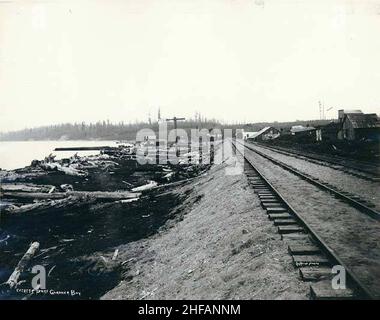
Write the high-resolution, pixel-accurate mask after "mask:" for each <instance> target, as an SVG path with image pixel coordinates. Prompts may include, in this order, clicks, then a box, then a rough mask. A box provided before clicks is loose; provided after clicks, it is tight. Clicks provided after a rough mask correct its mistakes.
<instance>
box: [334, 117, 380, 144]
mask: <svg viewBox="0 0 380 320" xmlns="http://www.w3.org/2000/svg"><path fill="white" fill-rule="evenodd" d="M338 120H339V131H338V139H347V140H379V141H380V119H379V117H378V116H377V115H376V113H367V114H366V113H363V112H362V111H361V110H347V111H346V110H339V112H338Z"/></svg>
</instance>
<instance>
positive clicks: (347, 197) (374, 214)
mask: <svg viewBox="0 0 380 320" xmlns="http://www.w3.org/2000/svg"><path fill="white" fill-rule="evenodd" d="M239 143H240V142H239ZM242 145H244V146H245V147H246V148H247V149H249V150H251V151H253V152H255V153H257V154H258V155H260V156H262V157H264V158H266V159H268V160H269V161H271V162H272V163H274V164H276V165H278V166H280V167H282V168H284V169H285V170H287V171H289V172H291V173H293V174H295V175H297V176H299V177H301V178H302V179H304V180H306V181H308V182H310V183H311V184H313V185H315V186H317V187H318V188H320V189H322V190H325V191H328V192H330V193H332V194H334V196H336V197H337V198H339V199H341V200H343V201H345V202H347V203H349V204H350V205H351V206H353V207H355V208H356V209H358V210H359V211H360V212H363V213H365V214H367V215H368V216H370V217H371V218H373V219H376V220H379V219H380V212H378V211H376V210H375V209H373V208H371V207H369V206H372V204H370V203H368V202H367V201H365V200H362V199H360V198H358V197H356V196H355V195H351V194H349V193H347V192H344V191H339V190H337V189H336V188H335V187H334V186H332V185H330V184H329V183H324V182H322V181H319V179H316V178H314V177H312V176H311V175H309V174H306V173H303V172H301V171H300V170H298V169H295V168H293V167H291V166H289V165H288V164H286V163H284V162H282V161H279V160H276V159H274V158H273V157H271V156H268V155H267V154H265V153H263V152H261V151H258V150H256V149H254V148H253V147H252V146H250V145H247V144H242Z"/></svg>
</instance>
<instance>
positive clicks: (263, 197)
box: [232, 142, 378, 299]
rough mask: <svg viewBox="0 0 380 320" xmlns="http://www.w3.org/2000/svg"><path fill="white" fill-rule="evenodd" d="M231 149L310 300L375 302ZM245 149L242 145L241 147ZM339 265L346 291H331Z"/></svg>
mask: <svg viewBox="0 0 380 320" xmlns="http://www.w3.org/2000/svg"><path fill="white" fill-rule="evenodd" d="M232 145H233V150H234V151H235V153H236V154H237V152H239V154H240V156H241V157H243V159H244V161H245V163H246V164H248V166H249V169H250V172H248V173H247V172H246V174H247V176H248V181H249V183H250V185H251V186H253V188H254V191H255V193H256V194H257V195H258V197H259V199H260V201H261V205H262V207H263V208H264V209H265V210H266V213H267V214H268V218H269V219H270V220H272V221H273V223H274V225H275V226H277V228H278V232H279V233H280V234H281V239H282V240H284V241H287V243H288V251H289V253H290V255H291V256H292V259H293V262H294V265H295V266H296V267H298V268H299V273H300V276H301V278H302V280H303V281H305V282H310V297H311V298H312V299H378V297H377V296H376V295H374V294H373V293H372V292H371V290H370V289H368V287H367V286H366V285H365V284H364V283H363V282H362V281H361V280H360V279H359V278H358V277H357V276H356V275H355V273H354V272H353V271H352V270H351V269H350V268H349V266H347V265H346V264H345V263H344V262H343V261H342V260H341V259H340V258H339V256H338V255H337V254H336V253H335V251H334V250H332V249H331V248H330V247H329V246H328V245H327V244H326V242H325V241H324V240H323V239H322V238H321V237H320V236H319V235H318V234H317V232H316V231H315V230H314V229H313V228H312V227H311V226H310V225H309V224H308V223H307V222H306V221H305V220H304V219H303V218H302V216H301V215H300V214H299V213H298V212H297V211H296V210H295V209H294V208H293V207H292V206H291V205H290V204H289V203H288V202H287V201H286V200H285V199H284V197H283V196H282V195H281V193H280V192H279V191H278V190H277V189H276V188H275V187H274V186H273V185H272V184H271V183H270V182H269V181H268V180H267V179H266V178H265V176H264V175H263V174H262V173H261V171H260V170H259V169H258V168H257V167H256V165H255V164H254V163H253V162H252V161H251V160H250V159H249V158H248V157H247V156H246V154H245V153H242V152H241V151H240V150H239V148H238V147H237V146H236V142H232ZM242 145H243V146H244V147H245V148H247V146H246V145H244V144H242ZM337 265H339V266H342V267H343V268H344V269H345V272H346V277H347V287H346V289H337V290H334V289H333V288H332V282H331V281H332V276H333V274H332V269H331V268H332V267H333V266H337Z"/></svg>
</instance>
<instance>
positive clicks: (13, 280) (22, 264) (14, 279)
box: [6, 242, 40, 289]
mask: <svg viewBox="0 0 380 320" xmlns="http://www.w3.org/2000/svg"><path fill="white" fill-rule="evenodd" d="M39 247H40V244H39V243H38V242H33V243H32V244H31V245H30V247H29V249H28V251H27V252H26V253H25V254H24V255H23V257H22V258H21V260H20V261H19V263H18V264H17V267H16V268H15V270H14V271H13V273H12V274H11V276H10V277H9V279H8V281H7V282H6V284H7V285H9V287H10V288H11V289H12V288H14V287H16V286H17V284H18V279H19V278H20V275H21V273H22V272H23V271H24V270H25V268H26V267H27V266H28V264H29V262H30V260H32V258H33V256H34V255H35V253H36V252H37V251H38V249H39Z"/></svg>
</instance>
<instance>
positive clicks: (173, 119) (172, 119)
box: [166, 117, 186, 143]
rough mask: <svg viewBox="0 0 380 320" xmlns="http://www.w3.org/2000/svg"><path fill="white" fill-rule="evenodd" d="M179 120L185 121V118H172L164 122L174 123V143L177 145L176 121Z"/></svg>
mask: <svg viewBox="0 0 380 320" xmlns="http://www.w3.org/2000/svg"><path fill="white" fill-rule="evenodd" d="M179 120H186V119H185V118H177V117H173V118H171V119H166V121H173V122H174V130H175V143H178V135H177V121H179Z"/></svg>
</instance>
